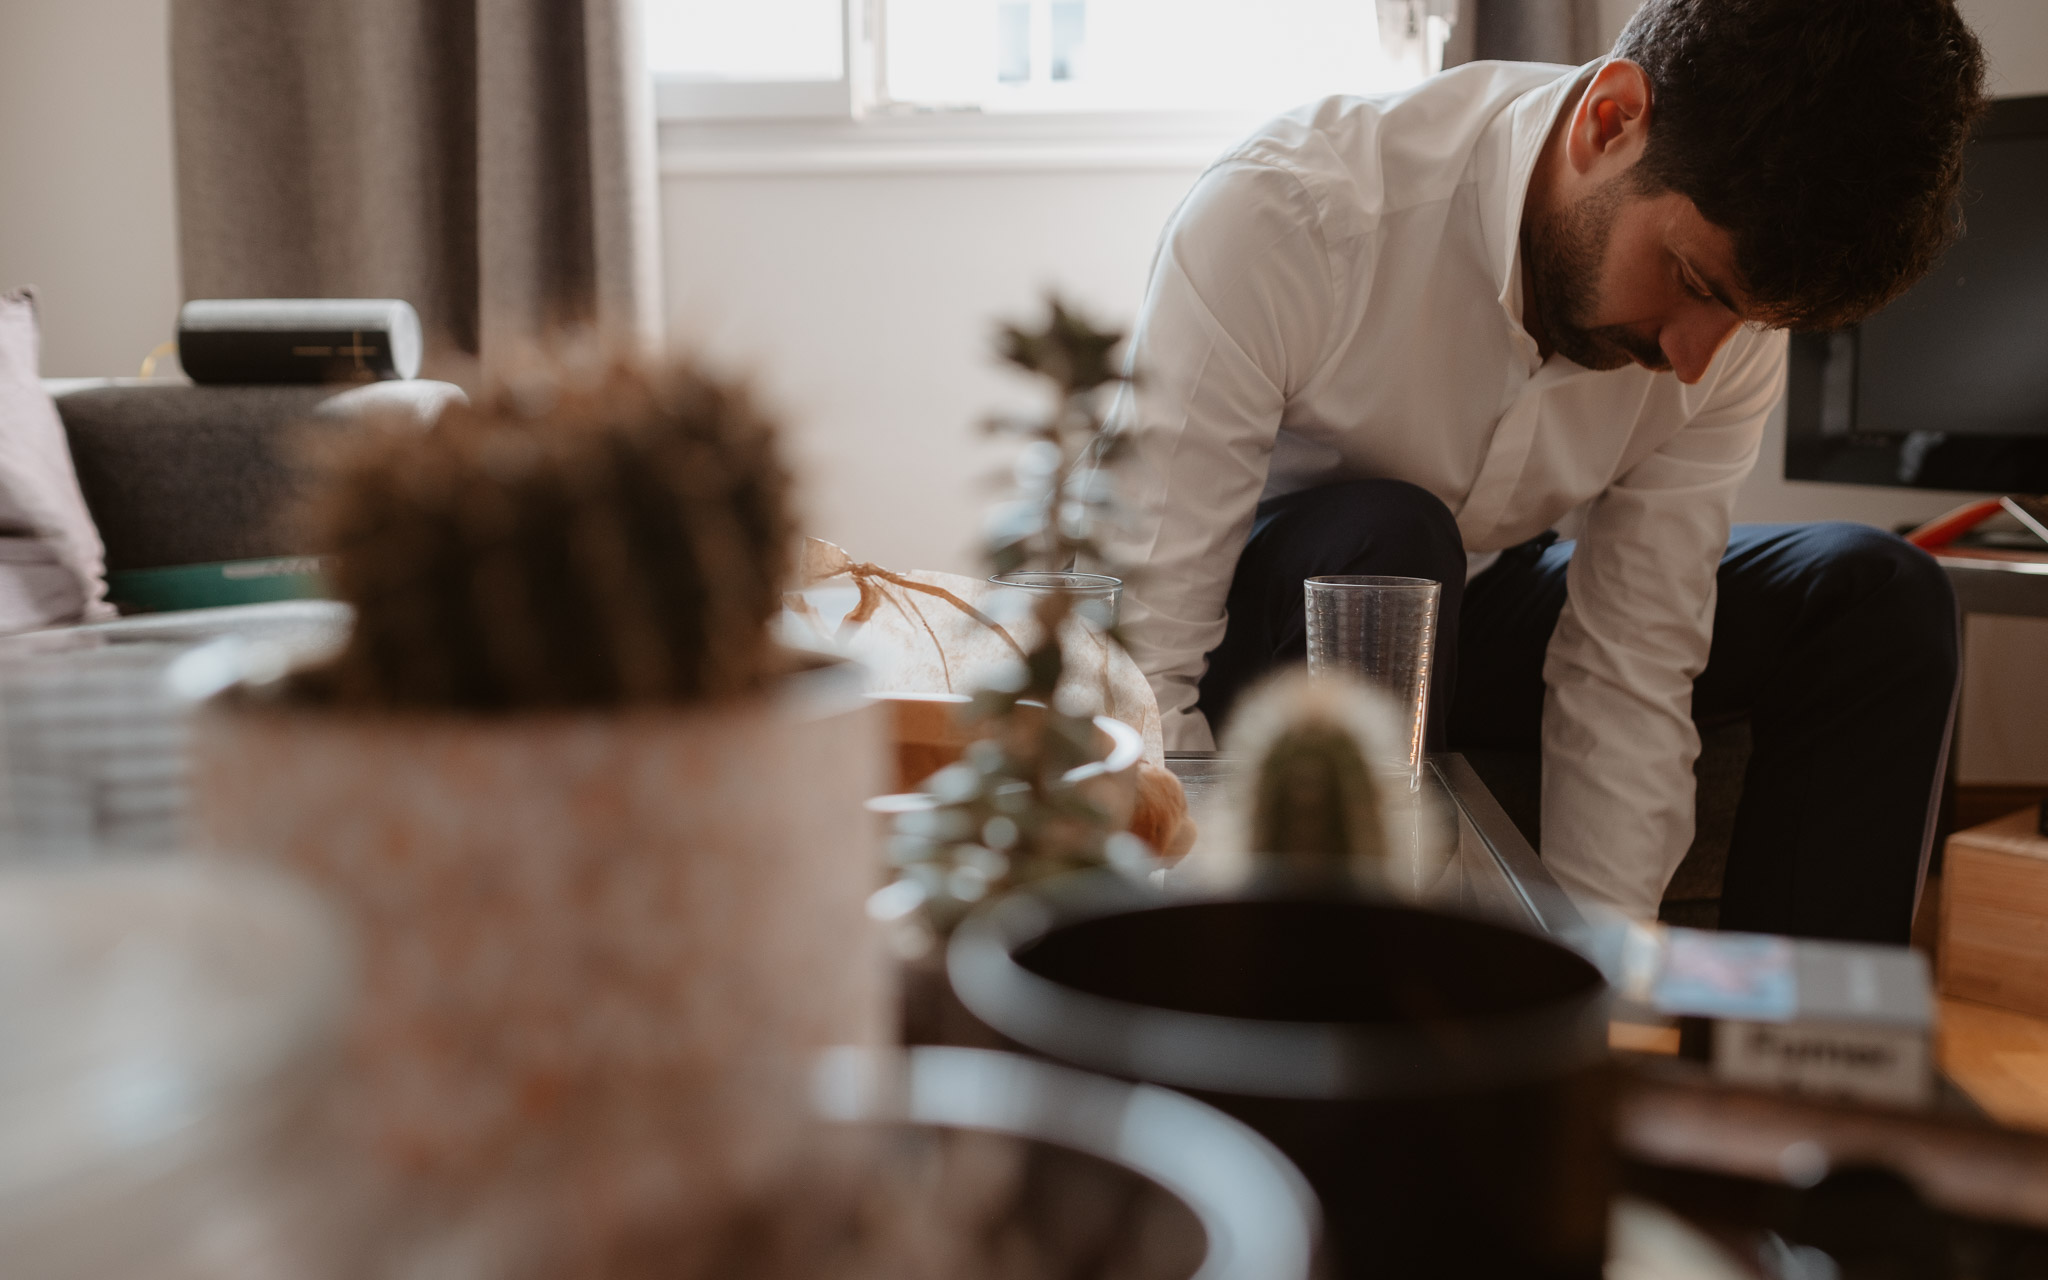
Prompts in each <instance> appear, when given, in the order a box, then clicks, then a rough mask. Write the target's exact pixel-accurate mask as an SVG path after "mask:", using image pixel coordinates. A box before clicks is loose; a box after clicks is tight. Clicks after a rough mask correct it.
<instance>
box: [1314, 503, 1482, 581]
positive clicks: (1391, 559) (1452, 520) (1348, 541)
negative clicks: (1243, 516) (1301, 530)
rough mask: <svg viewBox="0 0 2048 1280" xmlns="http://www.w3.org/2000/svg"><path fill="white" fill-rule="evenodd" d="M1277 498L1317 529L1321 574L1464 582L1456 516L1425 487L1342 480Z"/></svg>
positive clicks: (1462, 547) (1461, 551)
mask: <svg viewBox="0 0 2048 1280" xmlns="http://www.w3.org/2000/svg"><path fill="white" fill-rule="evenodd" d="M1283 501H1286V502H1288V503H1289V504H1290V505H1291V506H1292V507H1293V508H1294V510H1293V512H1292V514H1293V515H1294V516H1295V517H1296V518H1298V519H1301V520H1303V521H1304V522H1306V523H1309V524H1312V525H1313V526H1314V527H1315V528H1316V529H1317V530H1319V531H1320V532H1321V533H1322V536H1323V538H1324V539H1325V541H1324V547H1325V548H1326V550H1325V554H1326V555H1327V556H1328V557H1329V563H1330V565H1331V567H1330V568H1328V569H1325V570H1324V572H1326V573H1373V574H1396V575H1401V576H1407V577H1417V578H1431V579H1435V580H1436V581H1439V582H1448V581H1452V580H1456V581H1460V582H1462V581H1463V580H1464V576H1465V548H1464V540H1463V538H1462V537H1461V535H1460V534H1459V532H1458V521H1457V518H1456V517H1455V516H1453V515H1452V514H1451V509H1450V508H1449V507H1447V506H1445V505H1444V503H1443V500H1442V499H1441V498H1438V497H1437V496H1436V495H1435V494H1433V493H1431V492H1430V491H1429V490H1427V489H1424V488H1421V487H1419V486H1417V485H1412V484H1409V483H1408V482H1406V481H1404V480H1347V481H1342V482H1340V483H1337V484H1330V485H1323V486H1321V487H1319V488H1315V489H1307V490H1303V491H1302V492H1300V493H1296V494H1290V495H1288V497H1287V498H1286V499H1283Z"/></svg>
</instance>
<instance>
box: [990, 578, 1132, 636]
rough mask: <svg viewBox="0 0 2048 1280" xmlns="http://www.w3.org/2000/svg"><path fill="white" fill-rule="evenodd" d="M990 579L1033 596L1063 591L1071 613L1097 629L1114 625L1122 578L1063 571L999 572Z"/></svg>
mask: <svg viewBox="0 0 2048 1280" xmlns="http://www.w3.org/2000/svg"><path fill="white" fill-rule="evenodd" d="M989 583H990V584H991V585H993V586H997V587H1008V588H1010V589H1012V590H1014V591H1019V592H1023V593H1025V594H1027V595H1033V596H1037V595H1051V594H1055V593H1059V594H1064V595H1066V596H1067V599H1068V602H1069V604H1070V606H1071V608H1072V610H1073V613H1074V615H1075V616H1076V617H1078V618H1080V619H1081V620H1082V621H1083V622H1086V623H1087V624H1088V625H1089V626H1091V627H1093V628H1095V629H1096V630H1097V631H1107V630H1108V629H1109V628H1111V627H1113V626H1115V625H1116V606H1117V598H1118V597H1119V596H1121V595H1122V594H1123V589H1124V583H1123V579H1122V578H1112V577H1110V576H1109V575H1108V574H1106V573H1073V572H1064V571H1063V572H1058V573H1046V572H1034V571H1019V572H1016V573H999V574H996V575H995V576H994V577H992V578H990V579H989Z"/></svg>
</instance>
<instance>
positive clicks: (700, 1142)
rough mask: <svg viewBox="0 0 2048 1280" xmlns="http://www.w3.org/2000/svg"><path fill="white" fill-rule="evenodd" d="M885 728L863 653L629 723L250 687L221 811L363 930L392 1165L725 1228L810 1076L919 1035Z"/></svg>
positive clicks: (224, 820)
mask: <svg viewBox="0 0 2048 1280" xmlns="http://www.w3.org/2000/svg"><path fill="white" fill-rule="evenodd" d="M886 735H887V717H886V715H885V714H884V713H883V711H882V709H881V708H879V707H877V706H876V705H875V704H873V703H872V702H869V701H868V700H867V699H866V698H864V697H863V696H862V694H861V691H860V687H859V676H858V674H857V671H856V670H855V669H854V668H852V667H851V666H850V665H846V664H832V665H829V666H825V667H822V668H819V669H814V670H809V671H805V672H803V673H801V674H797V675H794V676H790V677H787V678H786V679H785V680H784V681H783V682H782V684H781V685H780V686H779V687H778V688H777V689H776V690H775V691H774V692H773V693H771V694H769V695H766V696H763V697H759V698H756V699H752V700H749V701H745V702H739V703H731V704H721V705H716V706H705V707H691V708H678V709H674V710H656V711H644V712H633V713H623V714H562V715H533V716H521V717H510V718H484V717H470V716H456V715H446V716H438V715H396V714H394V715H359V714H345V713H337V712H333V711H326V710H320V709H312V708H305V707H295V706H291V705H289V704H281V703H279V702H277V701H274V700H270V699H266V698H263V697H260V696H255V695H251V694H248V693H238V694H231V695H229V696H227V697H226V698H223V699H217V700H216V701H215V702H214V703H213V704H212V705H211V706H210V707H208V708H207V709H206V710H205V711H203V712H202V714H201V715H200V716H199V717H198V720H197V724H196V726H195V769H194V811H195V814H196V822H197V826H198V837H199V839H201V840H202V841H204V842H205V843H206V844H207V845H208V846H210V847H212V848H215V849H218V850H221V851H223V852H225V853H229V854H237V855H246V856H251V857H257V858H263V859H268V860H272V861H275V862H278V863H282V864H285V865H287V866H289V867H291V868H293V869H294V870H296V871H298V872H300V873H302V874H303V875H305V876H306V877H307V878H309V879H310V880H311V881H313V882H314V883H315V884H316V885H318V886H319V887H321V888H322V889H324V890H325V891H326V892H327V893H328V894H329V895H330V896H331V897H332V898H333V899H334V900H335V901H336V902H338V903H339V904H340V905H341V907H342V908H343V911H344V914H345V915H346V916H347V917H348V918H349V919H350V920H351V922H352V923H353V925H354V927H355V931H356V935H357V939H358V943H359V946H360V950H361V959H362V968H363V992H364V994H363V996H362V998H361V999H360V1001H359V1002H358V1004H357V1006H356V1008H355V1010H354V1013H353V1020H352V1024H351V1027H350V1032H349V1055H350V1070H349V1084H348V1086H347V1087H346V1089H345V1090H344V1093H345V1095H346V1097H345V1100H344V1105H345V1108H347V1109H349V1110H350V1111H351V1116H350V1119H351V1123H352V1125H353V1126H354V1128H355V1129H356V1130H357V1131H358V1132H360V1133H362V1134H363V1135H364V1136H366V1137H367V1138H368V1139H369V1141H370V1143H371V1145H372V1147H373V1149H374V1150H375V1152H376V1153H377V1154H378V1156H379V1157H380V1158H381V1160H382V1161H383V1162H384V1163H385V1164H386V1166H387V1167H397V1168H400V1169H403V1170H407V1171H411V1172H415V1173H422V1174H426V1175H429V1176H432V1177H436V1178H440V1179H443V1180H446V1181H451V1182H453V1183H454V1184H457V1185H460V1184H461V1183H462V1182H463V1181H464V1180H465V1179H473V1178H477V1177H480V1176H482V1175H483V1174H484V1173H486V1172H489V1171H493V1170H503V1169H505V1168H509V1167H513V1166H515V1165H516V1166H520V1167H543V1168H549V1169H555V1170H560V1171H561V1176H562V1177H563V1178H564V1179H567V1180H569V1182H570V1183H571V1187H570V1190H571V1192H572V1193H573V1194H575V1195H576V1196H577V1197H578V1198H579V1199H581V1200H585V1201H588V1202H590V1203H591V1204H592V1205H594V1206H595V1207H596V1208H597V1209H598V1210H600V1211H601V1212H603V1213H622V1214H623V1213H630V1212H632V1211H633V1204H634V1203H635V1202H636V1201H637V1202H640V1203H642V1204H643V1206H644V1204H645V1202H648V1201H650V1200H652V1201H659V1202H662V1203H667V1204H675V1203H687V1204H694V1205H695V1206H696V1207H697V1208H698V1209H700V1210H702V1211H705V1212H715V1211H716V1210H717V1208H718V1206H719V1205H720V1204H722V1203H724V1202H725V1201H726V1200H727V1199H729V1197H730V1196H732V1195H736V1194H743V1193H744V1192H745V1191H746V1189H747V1188H748V1187H749V1186H752V1185H755V1184H756V1183H757V1182H758V1180H759V1179H760V1178H762V1177H766V1176H769V1175H770V1174H771V1173H772V1171H773V1169H774V1167H775V1166H776V1164H777V1162H778V1161H779V1160H780V1159H781V1156H782V1153H783V1151H784V1150H785V1149H786V1148H787V1145H788V1140H789V1139H790V1138H791V1137H792V1136H793V1133H794V1126H795V1118H794V1117H785V1116H782V1115H780V1114H778V1112H786V1111H787V1110H788V1108H787V1107H786V1106H784V1105H783V1104H782V1103H781V1102H779V1101H778V1099H779V1098H781V1097H783V1096H784V1094H785V1093H786V1089H785V1088H783V1087H782V1086H784V1085H786V1083H787V1078H788V1076H789V1073H791V1072H800V1071H801V1070H802V1068H803V1064H804V1063H805V1062H806V1061H807V1059H808V1057H809V1055H810V1053H811V1052H812V1051H814V1050H816V1049H818V1048H820V1047H823V1046H826V1045H834V1044H870V1045H873V1044H881V1043H884V1042H886V1041H887V1040H889V1039H890V1037H891V1032H892V1030H893V1022H894V1018H893V1010H892V1003H893V997H892V992H891V989H890V979H889V976H888V975H889V968H888V965H887V963H886V960H885V959H884V955H883V951H882V949H881V947H880V943H879V938H878V935H877V932H876V930H875V928H874V926H872V925H871V923H870V922H869V921H868V918H867V916H866V914H865V912H864V910H863V902H864V900H865V899H866V897H867V895H868V894H869V892H870V891H872V889H873V888H874V885H875V880H876V875H877V862H876V858H875V854H874V848H873V841H874V825H873V822H872V820H871V819H869V818H868V817H867V815H865V814H864V813H863V812H862V809H861V802H862V801H863V800H864V799H865V798H866V797H867V796H870V795H872V794H874V793H875V792H876V791H877V790H879V789H880V788H881V787H882V786H883V785H885V783H886V760H887V754H886V753H887V743H886ZM778 1082H780V1084H778Z"/></svg>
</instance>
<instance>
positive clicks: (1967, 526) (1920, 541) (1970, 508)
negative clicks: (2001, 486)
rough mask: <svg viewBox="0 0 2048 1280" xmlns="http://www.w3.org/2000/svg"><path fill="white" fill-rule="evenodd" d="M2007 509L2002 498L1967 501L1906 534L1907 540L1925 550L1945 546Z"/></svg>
mask: <svg viewBox="0 0 2048 1280" xmlns="http://www.w3.org/2000/svg"><path fill="white" fill-rule="evenodd" d="M2004 509H2005V502H2004V499H2002V498H1985V499H1983V500H1981V501H1978V502H1966V503H1964V504H1963V505H1962V506H1960V507H1957V508H1956V509H1955V510H1953V511H1950V512H1948V513H1946V514H1944V515H1938V516H1936V517H1934V519H1932V520H1929V521H1928V522H1927V523H1926V524H1923V525H1921V526H1920V527H1919V528H1917V529H1915V530H1913V532H1911V533H1909V534H1907V535H1906V541H1908V542H1910V543H1912V544H1913V545H1914V546H1916V547H1919V548H1921V549H1922V550H1925V551H1932V550H1934V549H1935V548H1937V547H1945V546H1947V545H1948V544H1949V543H1951V542H1954V541H1955V540H1956V539H1957V538H1960V537H1962V536H1963V535H1964V534H1966V533H1968V532H1969V531H1970V530H1972V529H1974V528H1976V527H1977V526H1978V525H1980V524H1983V523H1984V522H1985V521H1986V520H1989V519H1990V518H1991V517H1993V516H1995V515H1997V514H1998V513H1999V512H2000V511H2003V510H2004Z"/></svg>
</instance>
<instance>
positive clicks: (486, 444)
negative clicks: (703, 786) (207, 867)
mask: <svg viewBox="0 0 2048 1280" xmlns="http://www.w3.org/2000/svg"><path fill="white" fill-rule="evenodd" d="M788 495H789V478H788V474H787V472H786V471H785V470H784V468H783V465H782V462H781V460H780V458H779V457H778V454H777V450H776V441H775V429H774V427H773V426H772V424H771V423H770V422H769V421H768V419H767V418H766V417H764V416H763V414H762V413H761V412H760V410H759V409H758V408H756V407H755V405H754V403H753V402H752V400H751V399H750V398H749V396H748V395H747V393H746V392H745V391H744V389H742V388H741V387H739V386H737V385H735V384H733V383H729V382H724V381H721V380H719V379H718V378H715V377H713V376H711V375H709V374H707V373H706V372H704V371H703V370H702V369H700V368H698V367H697V366H695V365H693V364H691V363H688V362H682V361H678V362H673V363H667V364H658V365H657V364H644V363H640V362H636V361H632V360H626V359H614V360H611V361H609V362H606V363H602V364H591V365H583V366H577V365H562V366H557V367H553V368H550V369H544V370H536V371H531V372H529V373H527V374H526V375H525V376H523V377H522V378H521V379H520V380H519V381H517V382H515V383H512V384H510V385H507V386H505V387H503V388H500V389H498V390H497V391H495V392H493V393H491V394H490V395H489V396H487V397H486V398H484V399H483V400H482V401H481V402H480V403H478V404H476V405H475V406H473V407H472V406H467V405H459V406H453V407H451V408H449V409H448V410H447V411H445V412H444V413H443V414H442V415H441V417H440V419H439V420H438V421H437V422H435V423H434V424H433V426H431V427H430V428H428V429H426V430H424V431H422V430H419V429H418V428H416V427H411V426H408V425H406V424H401V423H389V424H382V425H381V426H380V427H378V428H376V429H372V430H369V431H366V432H365V433H364V434H363V435H362V436H361V437H360V438H358V439H357V440H356V441H354V442H353V444H352V446H351V447H350V448H349V449H348V450H347V451H346V452H345V454H344V455H343V456H342V457H341V458H340V459H338V461H337V466H336V469H335V471H334V473H333V475H332V476H331V478H330V480H329V482H328V483H327V485H326V486H325V489H324V491H323V492H322V493H321V494H320V496H319V497H318V498H317V499H316V501H315V502H314V504H313V506H312V509H311V511H310V512H309V515H310V517H311V524H312V530H313V533H314V535H315V537H316V539H317V545H319V546H321V547H322V549H323V550H325V551H327V552H328V553H330V554H331V556H332V565H333V568H332V572H331V582H332V585H333V588H334V590H335V593H336V594H337V595H338V596H339V597H340V598H341V599H343V600H345V601H347V602H348V603H349V604H351V605H353V606H354V607H355V615H356V618H355V627H354V630H353V632H352V634H351V635H350V638H349V641H348V644H347V647H346V648H345V649H344V650H343V651H342V652H341V653H340V654H339V655H338V656H337V657H336V658H335V659H334V660H333V661H332V662H331V663H329V664H328V665H327V666H325V667H324V668H322V669H320V670H317V671H315V672H312V673H309V675H308V676H307V678H306V680H305V681H304V685H305V686H306V687H308V688H309V689H310V690H311V691H313V692H316V693H318V694H319V695H322V696H325V697H326V698H328V699H330V700H332V701H334V702H336V703H338V704H341V705H347V706H353V707H363V708H390V709H400V708H418V709H438V710H460V711H473V712H507V711H517V710H528V709H543V708H574V707H616V706H626V705H635V704H660V703H683V702H696V701H701V700H707V699H714V698H720V697H726V696H731V695H736V694H741V693H745V692H747V691H749V690H752V689H755V688H757V687H759V686H760V685H761V684H762V683H763V682H764V681H765V680H766V679H768V677H769V676H770V675H771V674H773V672H774V670H775V669H776V665H777V660H778V659H777V651H776V649H775V647H774V646H773V645H771V644H770V643H769V639H768V625H769V621H770V619H771V618H772V617H773V616H774V615H775V613H776V611H777V609H778V608H779V607H780V604H781V592H782V587H783V582H784V579H785V578H786V576H787V571H788V567H789V555H790V547H791V542H792V539H793V528H792V521H791V518H790V515H789V512H788V509H787V504H788V500H789V498H788Z"/></svg>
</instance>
